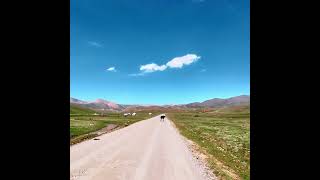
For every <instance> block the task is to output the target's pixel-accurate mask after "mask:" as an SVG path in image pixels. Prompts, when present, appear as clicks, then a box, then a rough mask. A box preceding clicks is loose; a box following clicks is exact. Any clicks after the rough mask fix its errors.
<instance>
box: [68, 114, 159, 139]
mask: <svg viewBox="0 0 320 180" xmlns="http://www.w3.org/2000/svg"><path fill="white" fill-rule="evenodd" d="M73 112H75V113H77V114H70V143H71V144H75V143H78V142H81V141H83V140H86V139H90V138H93V137H95V136H97V134H95V132H96V131H98V130H100V129H102V128H104V127H106V126H108V125H110V124H114V125H117V128H122V127H125V126H128V125H130V124H132V123H135V122H138V121H141V120H145V119H148V118H151V117H154V116H155V115H158V114H159V113H154V114H153V115H152V116H150V115H149V114H148V113H146V112H137V114H136V115H135V116H127V117H124V116H123V114H122V113H113V112H112V113H105V114H104V115H93V114H94V113H95V112H94V113H91V114H86V113H87V112H81V111H80V112H79V111H78V112H76V111H73Z"/></svg>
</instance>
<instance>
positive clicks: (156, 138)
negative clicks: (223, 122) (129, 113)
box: [70, 116, 206, 180]
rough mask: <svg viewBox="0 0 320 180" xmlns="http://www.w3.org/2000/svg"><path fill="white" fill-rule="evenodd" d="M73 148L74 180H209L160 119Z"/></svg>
mask: <svg viewBox="0 0 320 180" xmlns="http://www.w3.org/2000/svg"><path fill="white" fill-rule="evenodd" d="M98 139H99V140H88V141H84V142H82V143H79V144H76V145H73V146H71V147H70V179H72V180H102V179H103V180H106V179H108V180H180V179H181V180H206V178H205V176H204V175H203V173H202V172H203V169H202V168H201V167H200V166H198V165H197V164H196V163H195V162H194V160H193V157H192V154H191V152H190V150H189V149H188V147H187V145H186V143H185V141H184V140H183V138H182V137H181V135H180V134H179V133H178V131H177V130H176V129H175V128H174V127H173V126H172V125H171V123H170V122H169V121H168V119H166V120H165V121H164V122H160V116H156V117H153V118H151V119H148V120H144V121H140V122H137V123H135V124H132V125H130V126H128V127H126V128H123V129H119V130H117V131H114V132H111V133H108V134H104V135H101V136H99V137H98Z"/></svg>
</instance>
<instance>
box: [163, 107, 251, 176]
mask: <svg viewBox="0 0 320 180" xmlns="http://www.w3.org/2000/svg"><path fill="white" fill-rule="evenodd" d="M168 116H169V118H170V119H171V120H172V121H173V122H174V123H175V125H176V126H177V128H178V129H179V131H180V132H181V134H182V135H184V136H185V137H187V138H188V139H190V140H192V141H193V142H195V143H197V144H198V145H199V146H200V147H202V149H203V150H204V151H205V152H206V154H207V155H208V163H209V166H210V167H211V168H212V170H213V171H214V173H215V174H216V175H217V176H218V177H220V179H250V109H249V107H233V108H220V109H215V110H213V111H210V112H205V113H202V112H188V113H168Z"/></svg>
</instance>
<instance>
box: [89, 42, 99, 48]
mask: <svg viewBox="0 0 320 180" xmlns="http://www.w3.org/2000/svg"><path fill="white" fill-rule="evenodd" d="M88 44H89V45H90V46H94V47H98V48H100V47H102V44H100V43H98V42H95V41H89V42H88Z"/></svg>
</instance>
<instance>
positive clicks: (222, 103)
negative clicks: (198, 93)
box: [185, 95, 250, 107]
mask: <svg viewBox="0 0 320 180" xmlns="http://www.w3.org/2000/svg"><path fill="white" fill-rule="evenodd" d="M239 105H250V96H248V95H241V96H235V97H231V98H227V99H220V98H214V99H209V100H206V101H203V102H201V103H200V102H195V103H190V104H186V105H185V106H186V107H228V106H239Z"/></svg>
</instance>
